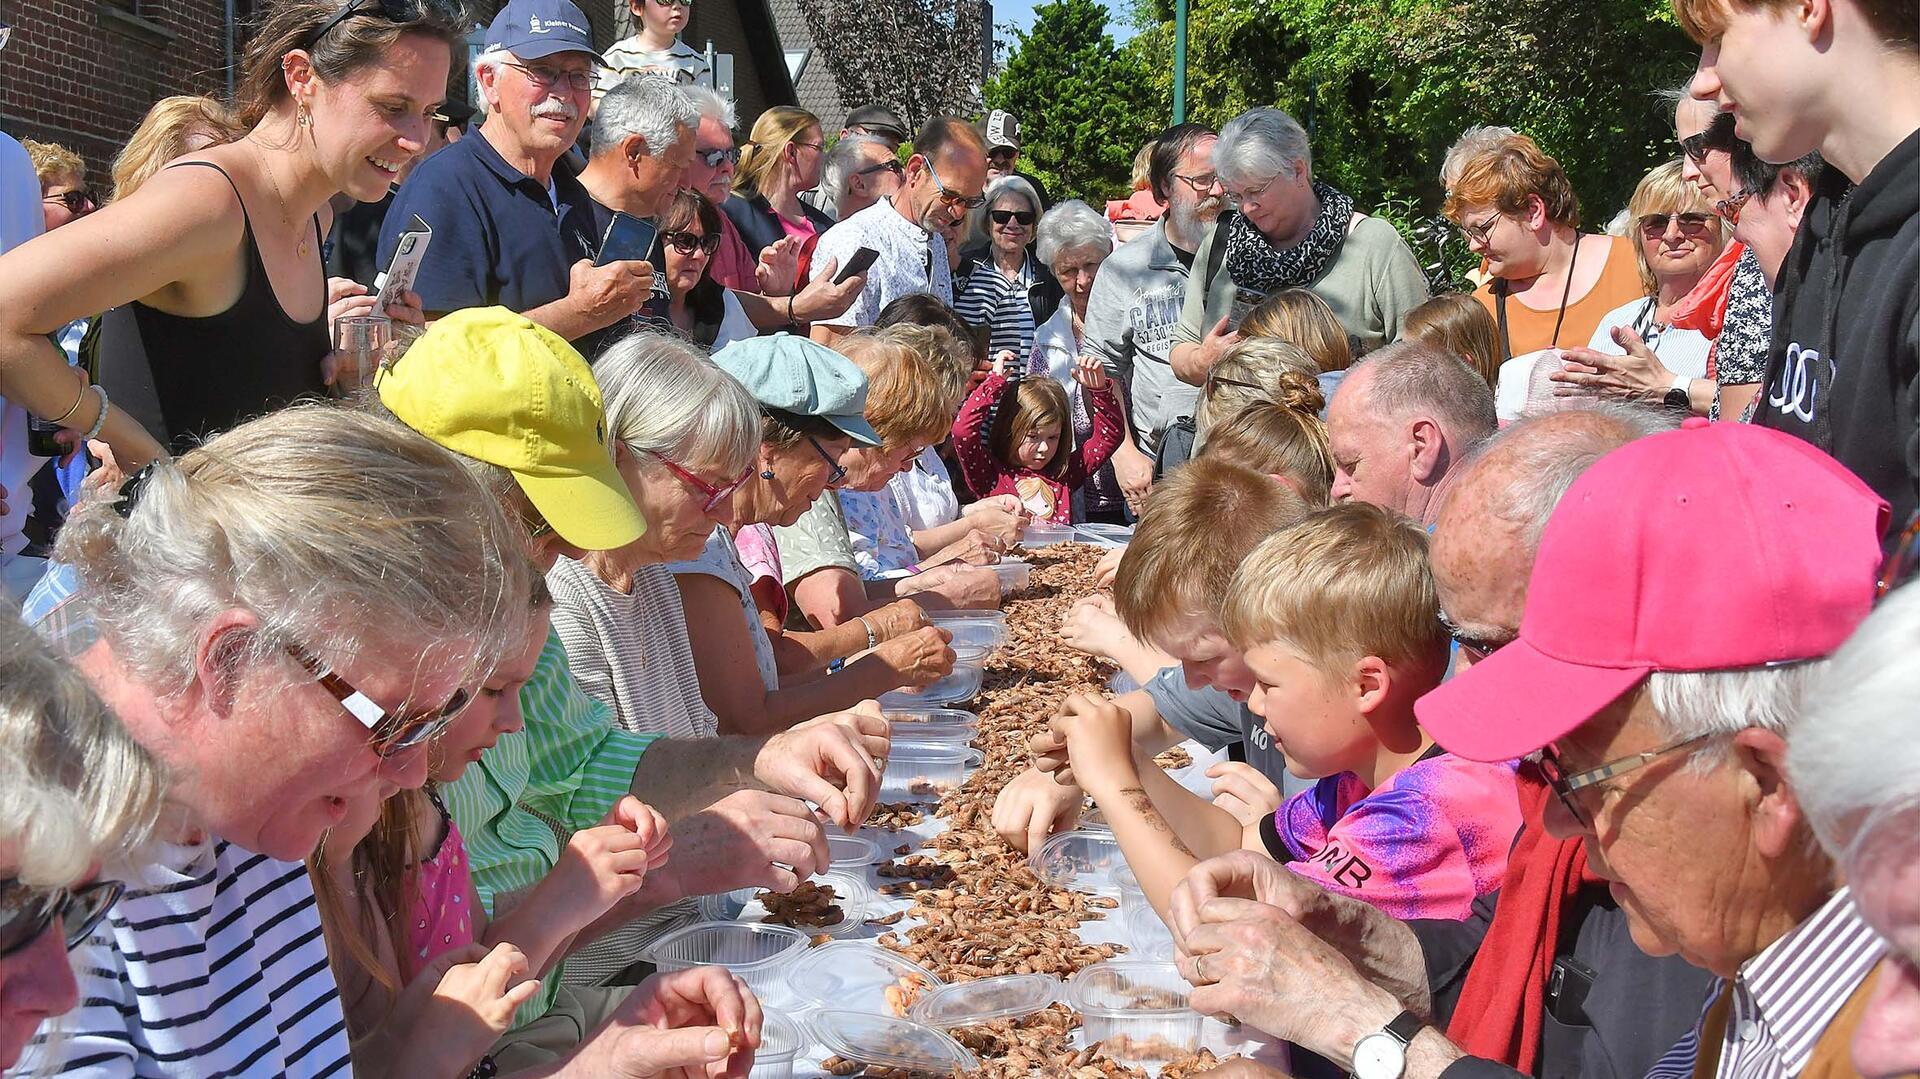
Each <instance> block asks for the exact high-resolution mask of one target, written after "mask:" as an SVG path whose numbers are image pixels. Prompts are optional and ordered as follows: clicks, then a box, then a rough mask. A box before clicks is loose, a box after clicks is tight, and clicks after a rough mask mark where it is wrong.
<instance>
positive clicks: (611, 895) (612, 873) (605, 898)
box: [536, 795, 673, 929]
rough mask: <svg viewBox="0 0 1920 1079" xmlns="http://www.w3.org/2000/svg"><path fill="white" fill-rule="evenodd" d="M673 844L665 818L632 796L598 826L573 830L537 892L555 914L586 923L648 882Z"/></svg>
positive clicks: (579, 925) (574, 923) (574, 922)
mask: <svg viewBox="0 0 1920 1079" xmlns="http://www.w3.org/2000/svg"><path fill="white" fill-rule="evenodd" d="M672 848H673V837H672V835H670V834H669V833H668V831H667V822H666V820H665V818H663V817H661V816H660V814H659V813H656V812H654V810H653V809H652V808H651V807H650V806H648V805H647V804H646V803H644V802H642V801H641V800H640V799H638V798H635V797H633V796H632V795H627V796H625V797H623V798H621V799H620V801H619V802H617V803H615V804H614V807H613V808H612V809H611V810H609V811H608V812H607V815H606V818H605V819H604V820H602V821H601V822H600V824H599V825H598V826H596V827H593V828H582V829H580V830H579V831H577V832H575V833H573V837H572V838H571V839H569V840H568V841H567V846H566V848H565V849H564V850H562V851H561V852H560V860H559V861H558V862H556V863H554V867H553V870H552V871H551V872H549V873H548V874H547V875H546V877H545V878H544V879H543V880H541V882H540V884H539V886H538V888H537V892H536V894H538V895H540V896H541V897H542V899H541V901H542V903H543V904H545V905H547V906H546V909H547V910H548V911H549V912H550V914H549V915H548V916H549V917H553V918H556V919H559V920H561V921H564V922H566V923H567V924H569V925H571V926H573V927H574V928H576V929H578V928H582V927H585V926H586V925H587V924H588V923H589V922H592V921H593V920H594V919H596V918H598V917H600V916H601V915H603V914H605V913H606V912H608V911H610V910H612V909H613V908H614V906H615V905H616V904H618V903H619V902H620V901H621V900H623V899H625V898H627V897H628V896H630V895H633V894H634V893H636V892H638V891H639V890H640V889H641V888H642V887H643V886H645V884H646V881H647V873H648V871H649V870H652V869H656V868H659V867H660V866H663V865H665V864H666V862H667V852H668V851H669V850H671V849H672Z"/></svg>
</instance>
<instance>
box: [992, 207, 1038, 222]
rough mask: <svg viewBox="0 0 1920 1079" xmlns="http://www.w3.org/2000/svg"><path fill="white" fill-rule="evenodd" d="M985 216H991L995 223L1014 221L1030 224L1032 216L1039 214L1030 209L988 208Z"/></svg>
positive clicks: (1032, 219)
mask: <svg viewBox="0 0 1920 1079" xmlns="http://www.w3.org/2000/svg"><path fill="white" fill-rule="evenodd" d="M987 216H988V217H990V218H992V219H993V223H994V224H996V225H1006V224H1011V223H1012V222H1015V221H1018V222H1020V223H1021V224H1022V225H1031V224H1033V221H1034V218H1035V217H1037V216H1039V215H1037V214H1035V213H1034V212H1033V211H1032V210H988V211H987Z"/></svg>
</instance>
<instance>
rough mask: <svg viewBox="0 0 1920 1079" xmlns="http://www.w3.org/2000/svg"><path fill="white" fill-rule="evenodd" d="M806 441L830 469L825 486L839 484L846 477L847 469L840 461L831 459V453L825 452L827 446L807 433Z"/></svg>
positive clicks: (836, 485)
mask: <svg viewBox="0 0 1920 1079" xmlns="http://www.w3.org/2000/svg"><path fill="white" fill-rule="evenodd" d="M807 441H808V442H809V443H811V444H812V446H813V452H815V453H817V454H819V455H820V459H821V460H822V461H825V462H826V463H827V467H828V468H829V469H832V471H830V472H828V473H827V486H828V487H838V486H840V481H841V480H844V479H846V478H847V470H846V469H845V468H843V467H842V466H841V464H840V462H838V461H836V460H834V459H833V455H832V454H830V453H828V452H827V448H826V447H825V446H822V445H821V444H820V440H819V439H817V438H815V437H813V436H812V435H808V436H807Z"/></svg>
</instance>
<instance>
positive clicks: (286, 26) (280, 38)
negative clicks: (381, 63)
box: [234, 0, 473, 129]
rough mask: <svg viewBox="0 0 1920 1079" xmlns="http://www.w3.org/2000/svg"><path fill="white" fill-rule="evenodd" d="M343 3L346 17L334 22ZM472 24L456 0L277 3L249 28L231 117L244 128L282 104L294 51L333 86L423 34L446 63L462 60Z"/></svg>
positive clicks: (298, 0)
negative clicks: (285, 65)
mask: <svg viewBox="0 0 1920 1079" xmlns="http://www.w3.org/2000/svg"><path fill="white" fill-rule="evenodd" d="M346 5H352V7H351V11H352V13H351V14H349V15H347V16H346V17H345V18H343V19H341V20H340V21H338V22H333V19H334V17H335V16H336V15H339V14H340V13H341V12H342V10H343V9H344V8H345V6H346ZM390 13H392V14H390ZM395 15H402V16H404V17H398V18H396V17H394V16H395ZM472 21H473V20H472V16H471V15H470V13H469V12H468V11H467V9H466V7H465V5H464V4H463V3H462V2H461V0H279V2H277V3H274V4H273V5H272V6H270V7H268V8H266V9H265V11H264V12H263V13H262V15H261V17H260V19H259V21H258V22H257V23H256V24H255V26H254V28H253V35H252V38H251V39H250V40H249V41H248V43H247V51H246V55H245V56H244V57H242V58H241V64H240V82H239V84H238V85H237V86H235V87H234V112H235V113H236V115H237V117H238V119H239V121H240V123H241V125H242V126H244V127H246V128H249V129H250V128H252V127H253V126H254V125H256V124H258V123H259V122H260V120H261V119H262V118H263V117H265V116H266V115H267V113H269V112H272V111H273V109H274V106H276V105H278V104H280V102H282V101H284V100H285V99H286V97H287V80H286V76H285V75H284V74H283V73H282V70H281V66H280V65H281V62H282V61H283V60H285V59H286V56H287V54H288V53H291V52H293V51H294V50H296V49H304V50H306V53H307V55H308V56H309V57H311V58H312V63H313V73H314V74H315V75H318V76H319V77H320V78H321V79H323V80H325V81H327V82H339V81H340V80H341V79H344V78H346V77H347V76H349V75H351V74H353V73H354V72H355V71H358V70H359V69H361V68H363V67H365V66H367V65H368V64H371V63H374V62H375V61H377V60H379V58H380V56H381V55H382V54H383V53H385V52H386V51H387V49H388V48H389V47H390V46H392V45H393V43H394V42H396V41H398V40H400V38H401V37H403V36H405V35H407V34H425V35H426V36H428V37H430V38H432V39H434V40H436V41H441V42H444V43H445V44H446V46H447V50H448V52H449V54H450V56H451V57H464V56H465V55H466V36H467V31H468V29H470V27H471V24H472ZM329 23H332V25H328V24H329ZM322 29H325V31H326V32H325V33H324V34H322V33H320V31H321V30H322ZM316 35H317V37H316Z"/></svg>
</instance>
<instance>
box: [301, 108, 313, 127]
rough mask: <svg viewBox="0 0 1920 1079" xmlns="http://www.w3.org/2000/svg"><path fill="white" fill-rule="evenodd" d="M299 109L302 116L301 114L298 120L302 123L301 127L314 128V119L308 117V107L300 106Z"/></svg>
mask: <svg viewBox="0 0 1920 1079" xmlns="http://www.w3.org/2000/svg"><path fill="white" fill-rule="evenodd" d="M299 109H300V114H299V116H298V119H299V121H300V126H301V127H312V126H313V117H311V116H309V115H307V107H306V106H305V105H301V106H299Z"/></svg>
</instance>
